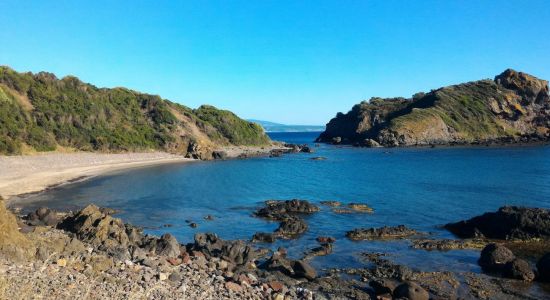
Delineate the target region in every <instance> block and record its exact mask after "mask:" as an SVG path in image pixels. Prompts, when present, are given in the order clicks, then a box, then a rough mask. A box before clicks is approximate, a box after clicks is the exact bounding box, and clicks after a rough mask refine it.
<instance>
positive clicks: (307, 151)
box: [300, 145, 313, 153]
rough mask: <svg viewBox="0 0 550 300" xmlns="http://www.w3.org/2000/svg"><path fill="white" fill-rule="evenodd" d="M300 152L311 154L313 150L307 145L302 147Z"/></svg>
mask: <svg viewBox="0 0 550 300" xmlns="http://www.w3.org/2000/svg"><path fill="white" fill-rule="evenodd" d="M300 152H303V153H313V149H311V147H309V146H308V145H302V148H301V149H300Z"/></svg>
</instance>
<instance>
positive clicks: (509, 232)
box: [445, 206, 550, 240]
mask: <svg viewBox="0 0 550 300" xmlns="http://www.w3.org/2000/svg"><path fill="white" fill-rule="evenodd" d="M445 228H446V229H447V230H449V231H450V232H452V233H454V234H456V235H457V236H459V237H461V238H477V237H485V238H491V239H502V240H510V239H532V238H546V239H548V238H550V210H548V209H544V208H527V207H517V206H504V207H501V208H500V209H499V210H498V211H496V212H488V213H485V214H483V215H481V216H477V217H474V218H472V219H470V220H466V221H460V222H457V223H449V224H447V225H445Z"/></svg>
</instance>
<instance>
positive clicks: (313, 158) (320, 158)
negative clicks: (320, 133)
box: [310, 156, 327, 160]
mask: <svg viewBox="0 0 550 300" xmlns="http://www.w3.org/2000/svg"><path fill="white" fill-rule="evenodd" d="M310 159H311V160H326V159H327V158H326V157H324V156H316V157H312V158H310Z"/></svg>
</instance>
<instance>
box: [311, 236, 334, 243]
mask: <svg viewBox="0 0 550 300" xmlns="http://www.w3.org/2000/svg"><path fill="white" fill-rule="evenodd" d="M315 240H316V241H317V242H319V243H320V244H332V243H334V242H336V239H335V238H333V237H330V236H318V237H317V238H316V239H315Z"/></svg>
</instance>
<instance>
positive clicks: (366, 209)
mask: <svg viewBox="0 0 550 300" xmlns="http://www.w3.org/2000/svg"><path fill="white" fill-rule="evenodd" d="M348 207H349V208H350V209H353V210H354V211H357V212H366V213H372V212H374V210H373V209H372V208H371V207H370V206H368V205H366V204H363V203H350V204H348Z"/></svg>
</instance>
